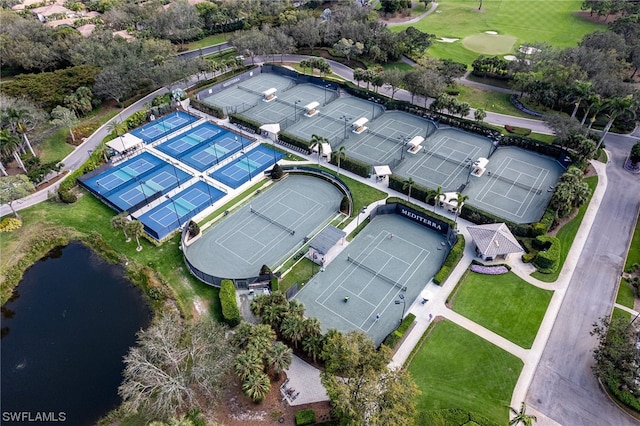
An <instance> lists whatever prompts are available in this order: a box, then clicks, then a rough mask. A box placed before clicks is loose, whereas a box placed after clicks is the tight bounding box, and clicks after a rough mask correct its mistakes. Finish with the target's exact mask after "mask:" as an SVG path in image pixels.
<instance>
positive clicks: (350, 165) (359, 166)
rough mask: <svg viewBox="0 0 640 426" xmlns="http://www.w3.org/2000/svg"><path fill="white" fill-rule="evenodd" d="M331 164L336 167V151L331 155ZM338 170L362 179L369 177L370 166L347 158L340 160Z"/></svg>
mask: <svg viewBox="0 0 640 426" xmlns="http://www.w3.org/2000/svg"><path fill="white" fill-rule="evenodd" d="M331 164H333V165H335V166H337V165H338V157H337V151H336V152H334V153H333V155H331ZM340 168H341V169H344V170H348V171H350V172H352V173H355V174H357V175H358V176H362V177H369V176H370V175H371V166H370V165H369V164H367V163H364V162H362V161H359V160H356V159H355V158H349V157H348V156H345V157H344V158H343V159H342V160H340Z"/></svg>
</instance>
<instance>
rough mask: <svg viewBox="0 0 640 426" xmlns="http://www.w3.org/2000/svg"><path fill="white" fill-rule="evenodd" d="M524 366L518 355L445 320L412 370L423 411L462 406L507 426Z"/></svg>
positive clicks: (421, 349)
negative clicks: (517, 383) (515, 389)
mask: <svg viewBox="0 0 640 426" xmlns="http://www.w3.org/2000/svg"><path fill="white" fill-rule="evenodd" d="M522 367H523V363H522V361H521V360H520V359H518V358H516V357H515V356H513V355H511V354H509V353H508V352H505V351H503V350H502V349H500V348H498V347H497V346H494V345H492V344H491V343H489V342H487V341H486V340H484V339H482V338H481V337H479V336H476V335H475V334H473V333H471V332H470V331H467V330H465V329H464V328H462V327H459V326H458V325H456V324H454V323H452V322H450V321H442V322H439V323H438V324H437V325H436V326H435V327H434V328H433V330H432V331H431V334H430V335H429V337H428V338H427V339H426V340H425V341H424V345H423V346H422V347H421V348H420V349H419V350H418V351H417V352H416V354H415V357H414V358H413V360H412V362H411V364H410V365H409V367H408V368H409V372H410V373H411V376H412V377H413V379H414V380H415V382H416V384H417V385H418V387H419V388H420V390H421V391H422V393H421V395H420V396H419V397H418V400H417V404H416V405H417V409H418V411H419V412H421V411H429V410H439V409H444V408H462V409H464V410H468V411H472V412H474V413H478V414H482V415H483V416H486V417H488V418H489V419H491V420H493V421H495V422H496V423H498V424H506V423H507V421H508V413H509V408H508V407H509V404H510V402H511V394H512V393H513V389H514V387H515V385H516V382H517V380H518V377H519V376H520V371H521V370H522Z"/></svg>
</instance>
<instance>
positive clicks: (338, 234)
mask: <svg viewBox="0 0 640 426" xmlns="http://www.w3.org/2000/svg"><path fill="white" fill-rule="evenodd" d="M345 235H347V234H346V232H344V231H341V230H340V229H338V228H336V227H335V226H331V225H329V226H327V227H326V228H324V229H323V230H322V232H321V233H320V234H318V236H317V237H315V238H314V239H313V240H311V242H310V243H309V247H311V248H312V249H315V250H316V251H317V252H318V253H322V254H327V253H328V252H329V250H331V248H332V247H333V246H335V245H336V243H337V242H338V241H340V239H341V238H344V236H345Z"/></svg>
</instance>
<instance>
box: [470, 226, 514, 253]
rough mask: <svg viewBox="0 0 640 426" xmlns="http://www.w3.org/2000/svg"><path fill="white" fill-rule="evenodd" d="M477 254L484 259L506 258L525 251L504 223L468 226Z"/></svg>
mask: <svg viewBox="0 0 640 426" xmlns="http://www.w3.org/2000/svg"><path fill="white" fill-rule="evenodd" d="M467 230H468V231H469V234H471V238H473V242H474V243H475V246H476V247H475V250H476V254H477V255H478V256H479V257H480V258H481V259H483V260H495V259H506V258H507V257H508V256H509V255H510V254H511V253H523V252H524V250H523V249H522V247H521V246H520V244H519V243H518V240H516V237H514V236H513V234H512V233H511V231H509V228H508V227H507V225H505V224H504V223H489V224H486V225H478V226H469V227H467Z"/></svg>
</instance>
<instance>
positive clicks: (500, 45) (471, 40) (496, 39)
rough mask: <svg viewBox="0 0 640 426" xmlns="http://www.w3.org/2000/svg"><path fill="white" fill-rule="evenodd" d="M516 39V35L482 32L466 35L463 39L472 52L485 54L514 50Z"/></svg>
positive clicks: (465, 45)
mask: <svg viewBox="0 0 640 426" xmlns="http://www.w3.org/2000/svg"><path fill="white" fill-rule="evenodd" d="M516 40H517V39H516V38H515V37H513V36H509V35H496V34H485V33H481V34H474V35H471V36H469V37H465V38H464V39H463V40H462V45H463V46H464V47H465V48H466V49H468V50H471V51H472V52H477V53H482V54H484V55H501V54H504V53H510V52H512V51H513V44H514V43H515V42H516Z"/></svg>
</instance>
